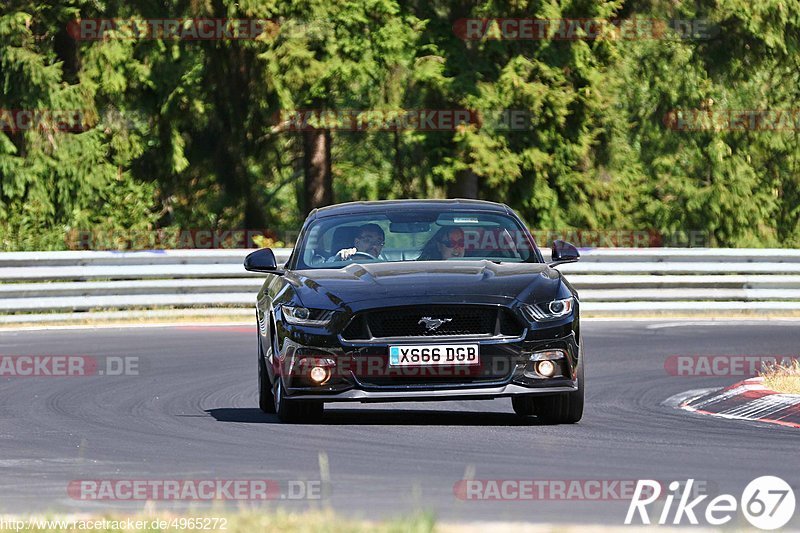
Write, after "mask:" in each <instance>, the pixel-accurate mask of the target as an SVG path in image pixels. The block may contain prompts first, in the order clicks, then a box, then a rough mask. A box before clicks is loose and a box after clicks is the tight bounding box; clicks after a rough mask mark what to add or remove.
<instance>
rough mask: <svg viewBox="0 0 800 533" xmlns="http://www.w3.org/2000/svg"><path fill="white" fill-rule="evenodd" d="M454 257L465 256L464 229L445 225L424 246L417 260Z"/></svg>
mask: <svg viewBox="0 0 800 533" xmlns="http://www.w3.org/2000/svg"><path fill="white" fill-rule="evenodd" d="M453 257H456V258H458V257H464V230H463V229H461V228H459V227H444V228H442V229H440V230H439V231H437V232H436V235H434V236H433V238H432V239H431V240H429V241H428V243H427V244H426V245H425V246H424V247H423V248H422V253H421V254H420V256H419V257H418V258H417V261H435V260H438V259H451V258H453Z"/></svg>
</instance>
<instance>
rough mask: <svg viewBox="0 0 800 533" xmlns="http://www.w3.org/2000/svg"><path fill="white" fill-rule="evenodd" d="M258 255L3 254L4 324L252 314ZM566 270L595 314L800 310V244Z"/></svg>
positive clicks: (682, 253) (654, 253) (599, 253)
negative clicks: (253, 265) (252, 268)
mask: <svg viewBox="0 0 800 533" xmlns="http://www.w3.org/2000/svg"><path fill="white" fill-rule="evenodd" d="M250 251H251V250H159V251H141V252H82V251H81V252H77V251H70V252H12V253H0V323H2V322H28V321H49V320H61V319H74V318H95V317H97V318H102V317H107V316H114V313H117V314H118V315H119V316H123V315H121V314H120V312H122V313H128V315H130V316H133V315H132V313H133V314H136V313H138V314H143V315H145V316H147V315H148V314H149V315H151V316H161V315H164V316H167V315H168V314H169V313H180V314H194V313H197V312H198V308H199V309H202V308H207V309H213V310H215V311H214V312H215V313H219V312H225V313H229V314H235V315H239V314H241V315H243V316H245V315H249V314H250V312H251V311H252V307H253V304H254V302H255V294H256V292H257V291H258V288H259V287H260V286H261V284H262V282H263V279H264V275H263V274H258V273H251V272H246V271H245V270H244V268H243V267H242V260H243V259H244V256H245V255H246V254H247V253H249V252H250ZM290 251H291V250H290V249H285V248H284V249H278V250H276V256H277V259H278V261H279V263H280V262H284V261H285V260H286V259H287V258H288V256H289V253H290ZM542 251H543V253H544V254H545V258H548V256H549V250H542ZM558 268H559V269H560V270H561V271H562V272H564V273H565V274H567V275H568V279H569V280H570V282H571V283H572V284H573V285H574V286H575V287H576V288H577V289H578V291H579V292H580V297H581V304H582V309H583V310H585V311H587V312H592V313H593V314H615V313H634V314H635V313H647V312H676V313H681V314H685V313H693V312H703V313H709V312H716V311H720V312H723V311H724V312H728V311H740V310H749V311H790V312H793V311H800V250H782V249H764V250H759V249H686V248H657V249H652V248H639V249H623V248H602V249H590V250H583V251H582V257H581V261H580V262H578V263H574V264H566V265H561V266H559V267H558ZM170 309H174V310H175V311H169V310H170ZM126 310H127V311H126ZM131 310H136V311H131ZM156 310H157V311H158V312H156ZM98 311H101V312H98ZM87 312H91V313H87ZM128 315H125V316H128ZM59 317H60V318H59Z"/></svg>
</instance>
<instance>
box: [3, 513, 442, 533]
mask: <svg viewBox="0 0 800 533" xmlns="http://www.w3.org/2000/svg"><path fill="white" fill-rule="evenodd" d="M434 528H435V519H434V518H433V516H432V515H430V514H417V515H414V516H411V517H409V518H403V519H395V520H390V521H366V520H356V519H350V518H343V517H341V516H338V515H336V514H335V513H334V512H333V511H329V510H325V511H308V512H303V513H290V512H286V511H281V510H277V511H272V512H263V511H262V512H259V511H249V510H245V511H239V512H236V513H231V512H220V513H219V514H217V515H211V514H199V515H197V516H193V517H190V516H186V515H183V516H181V515H170V514H157V515H153V514H140V515H129V516H126V515H122V514H119V515H111V514H108V515H99V516H90V515H71V516H55V515H51V516H38V517H37V516H33V517H24V516H15V517H8V516H6V517H3V516H0V532H2V533H6V532H12V531H13V532H15V533H16V532H19V531H28V532H33V533H73V532H86V531H93V532H95V533H112V532H113V533H123V532H124V533H145V532H147V533H155V532H162V533H173V532H176V533H177V532H181V533H185V532H186V531H219V532H224V533H253V532H257V531H276V532H280V533H310V532H320V533H372V532H377V533H432V532H433V531H434Z"/></svg>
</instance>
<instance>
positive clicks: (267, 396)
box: [256, 324, 275, 415]
mask: <svg viewBox="0 0 800 533" xmlns="http://www.w3.org/2000/svg"><path fill="white" fill-rule="evenodd" d="M257 327H258V324H256V328H257ZM256 334H257V335H259V338H258V407H259V408H260V409H261V410H262V411H263V412H265V413H267V414H270V415H272V414H275V398H273V396H272V383H270V381H269V374H267V365H266V363H265V362H264V350H263V348H262V346H261V336H260V334H259V333H258V332H256Z"/></svg>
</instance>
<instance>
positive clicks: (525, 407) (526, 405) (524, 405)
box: [511, 396, 534, 416]
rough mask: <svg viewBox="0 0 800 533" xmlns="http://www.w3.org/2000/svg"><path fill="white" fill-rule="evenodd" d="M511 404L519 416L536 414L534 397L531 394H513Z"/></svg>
mask: <svg viewBox="0 0 800 533" xmlns="http://www.w3.org/2000/svg"><path fill="white" fill-rule="evenodd" d="M511 406H512V407H513V408H514V412H515V413H517V414H518V415H519V416H531V415H532V414H534V412H533V411H534V409H533V398H531V397H530V396H512V397H511Z"/></svg>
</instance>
